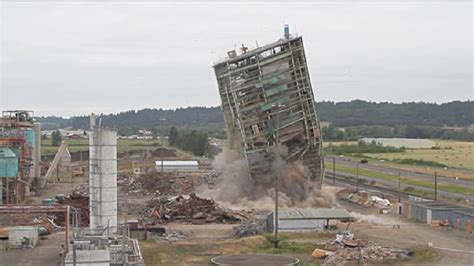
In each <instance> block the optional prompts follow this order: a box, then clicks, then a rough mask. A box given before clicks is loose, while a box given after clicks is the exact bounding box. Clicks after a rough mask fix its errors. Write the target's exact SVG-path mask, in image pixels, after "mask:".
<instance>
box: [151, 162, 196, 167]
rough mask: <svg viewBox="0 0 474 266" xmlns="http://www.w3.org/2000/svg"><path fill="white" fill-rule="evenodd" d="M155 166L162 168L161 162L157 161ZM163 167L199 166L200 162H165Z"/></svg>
mask: <svg viewBox="0 0 474 266" xmlns="http://www.w3.org/2000/svg"><path fill="white" fill-rule="evenodd" d="M155 165H157V166H161V161H155ZM163 166H199V163H198V161H163Z"/></svg>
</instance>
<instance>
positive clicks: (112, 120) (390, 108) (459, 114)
mask: <svg viewBox="0 0 474 266" xmlns="http://www.w3.org/2000/svg"><path fill="white" fill-rule="evenodd" d="M317 109H318V112H319V116H320V119H321V121H327V122H330V123H331V124H333V125H334V126H336V127H350V126H360V125H384V126H395V125H417V126H420V125H426V126H462V127H466V126H469V125H472V124H474V102H473V101H463V102H461V101H453V102H449V103H443V104H436V103H424V102H419V103H414V102H411V103H388V102H381V103H375V102H366V101H361V100H354V101H350V102H337V103H336V102H330V101H324V102H319V103H317ZM101 117H102V124H103V125H105V126H109V127H113V128H117V129H121V128H125V127H135V128H152V127H161V126H178V127H193V126H196V127H203V126H204V127H205V126H206V125H208V124H213V125H216V124H222V126H223V123H224V120H223V114H222V111H221V109H220V107H187V108H178V109H176V110H163V109H143V110H138V111H134V110H132V111H126V112H121V113H118V114H108V115H102V116H101ZM37 120H38V121H39V122H43V123H46V124H47V125H48V127H49V126H51V125H53V126H54V125H57V126H60V127H67V126H70V127H73V128H75V129H80V128H88V126H89V119H88V117H86V116H76V117H72V118H69V119H65V118H60V117H38V118H37Z"/></svg>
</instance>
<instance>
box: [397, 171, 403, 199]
mask: <svg viewBox="0 0 474 266" xmlns="http://www.w3.org/2000/svg"><path fill="white" fill-rule="evenodd" d="M401 179H402V175H401V173H400V166H398V203H400V202H402V200H401V196H400V189H401Z"/></svg>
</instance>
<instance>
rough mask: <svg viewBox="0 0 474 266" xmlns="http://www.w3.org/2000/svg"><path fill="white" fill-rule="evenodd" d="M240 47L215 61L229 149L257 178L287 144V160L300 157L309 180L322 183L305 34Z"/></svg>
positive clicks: (319, 149) (321, 160)
mask: <svg viewBox="0 0 474 266" xmlns="http://www.w3.org/2000/svg"><path fill="white" fill-rule="evenodd" d="M242 52H243V53H242V54H240V55H237V54H236V52H235V51H230V52H228V55H229V58H227V59H226V60H225V61H223V62H219V63H217V64H215V65H214V71H215V74H216V78H217V82H218V87H219V93H220V97H221V101H222V108H223V111H224V120H225V123H226V127H227V133H228V139H229V145H230V148H231V149H236V150H238V151H239V152H240V154H242V157H244V158H246V159H247V162H248V165H249V170H250V175H251V177H252V178H253V179H254V180H255V181H257V182H258V180H259V176H261V175H263V174H265V173H268V172H270V170H271V169H270V168H271V167H272V166H271V165H272V164H271V163H269V162H271V161H273V157H274V153H273V147H275V146H276V142H279V144H281V145H284V146H286V147H287V148H288V153H287V154H286V155H285V156H284V159H285V160H286V161H287V162H294V161H301V162H302V163H303V165H304V167H306V168H307V171H306V172H307V173H308V176H307V178H308V180H311V181H314V182H315V184H316V186H317V187H321V184H322V182H323V178H324V163H323V158H322V139H321V131H320V125H319V119H318V115H317V112H316V106H315V100H314V96H313V91H312V87H311V81H310V77H309V72H308V66H307V62H306V56H305V52H304V47H303V39H302V37H295V38H292V37H290V36H289V35H286V36H285V37H284V38H282V39H280V40H279V41H277V42H275V43H271V44H268V45H265V46H263V47H259V48H257V49H254V50H250V51H248V48H246V47H242ZM277 136H278V141H277ZM262 158H263V160H262Z"/></svg>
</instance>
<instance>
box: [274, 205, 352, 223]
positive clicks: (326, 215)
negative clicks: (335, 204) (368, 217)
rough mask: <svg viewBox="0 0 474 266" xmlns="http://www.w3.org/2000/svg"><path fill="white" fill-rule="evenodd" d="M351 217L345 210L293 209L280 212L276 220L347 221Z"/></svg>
mask: <svg viewBox="0 0 474 266" xmlns="http://www.w3.org/2000/svg"><path fill="white" fill-rule="evenodd" d="M351 217H352V216H351V215H350V214H349V212H347V210H345V209H329V208H318V209H315V208H306V209H303V208H293V209H287V210H281V211H279V213H278V218H279V219H280V220H282V219H349V218H351Z"/></svg>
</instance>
